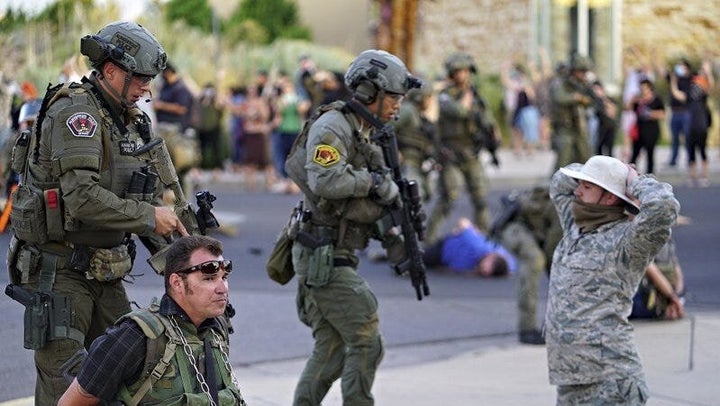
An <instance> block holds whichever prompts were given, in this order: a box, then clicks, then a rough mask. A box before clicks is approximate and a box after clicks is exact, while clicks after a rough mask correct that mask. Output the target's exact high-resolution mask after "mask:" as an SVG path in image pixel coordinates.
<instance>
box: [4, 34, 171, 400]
mask: <svg viewBox="0 0 720 406" xmlns="http://www.w3.org/2000/svg"><path fill="white" fill-rule="evenodd" d="M122 24H129V23H121V27H122ZM131 25H133V26H134V27H139V26H137V24H134V23H132V24H131ZM108 27H109V26H108ZM135 29H136V30H139V29H142V30H143V32H144V33H147V35H150V36H151V34H150V33H149V32H147V31H144V28H141V27H140V28H135ZM120 31H122V29H120ZM101 32H102V31H101ZM99 35H100V34H99ZM152 40H153V41H154V37H152ZM154 44H157V42H154ZM143 45H145V44H143ZM157 47H158V48H152V51H157V52H158V58H159V59H158V60H160V56H162V58H163V59H162V60H163V61H164V55H165V54H164V52H162V48H161V47H160V46H159V44H157ZM160 52H162V53H161V54H160ZM136 56H138V57H141V56H145V55H144V54H140V53H138V54H137V55H136ZM153 56H154V55H153ZM146 61H147V60H146ZM91 62H92V60H91ZM98 81H99V79H98V76H97V74H96V73H93V74H92V75H91V76H90V77H89V78H85V79H84V80H83V83H82V84H81V85H80V84H73V85H70V84H67V86H68V87H65V88H63V89H60V90H59V91H58V93H57V98H56V100H55V101H54V102H53V103H52V104H50V106H49V108H48V109H47V112H46V115H45V117H44V119H42V113H41V117H40V118H39V119H38V120H42V121H41V122H40V121H39V122H38V123H36V124H40V128H36V130H37V131H39V140H34V142H37V143H38V145H37V146H36V147H35V148H36V149H35V151H36V152H37V158H36V159H29V160H28V162H27V165H28V166H29V168H28V170H27V171H26V172H25V178H24V179H23V182H24V184H27V185H33V186H35V187H36V188H38V189H40V190H44V191H46V193H47V195H46V198H45V211H47V212H48V214H47V217H48V219H50V218H53V216H54V215H53V214H50V212H51V211H52V209H54V208H57V207H59V209H58V210H57V211H59V212H60V213H58V214H57V217H56V223H55V224H53V225H51V221H50V220H48V224H47V228H45V229H44V230H43V233H45V234H44V236H45V237H47V238H44V239H41V240H37V241H32V240H23V239H22V238H21V239H20V240H18V239H17V238H14V241H13V243H12V244H11V247H10V249H9V252H8V258H9V259H10V260H9V261H10V262H9V264H10V266H9V267H8V269H9V272H10V280H11V282H12V283H15V284H19V285H20V286H22V287H23V288H26V289H27V290H29V291H35V290H40V291H45V292H51V294H52V295H54V296H56V297H57V298H66V299H67V300H68V302H67V305H66V306H67V307H66V308H65V309H64V310H65V311H66V314H68V315H69V317H68V318H69V323H68V325H66V326H63V327H61V326H57V325H56V326H53V325H51V326H48V328H49V330H50V333H48V334H49V335H50V338H49V339H48V341H47V343H45V344H44V345H43V346H42V347H41V348H37V349H35V365H36V369H37V381H36V389H35V401H36V404H40V405H51V404H55V403H56V402H57V401H58V399H59V398H60V396H61V395H62V394H63V392H65V390H66V389H67V387H68V384H69V382H67V381H66V380H65V378H64V377H63V375H62V374H61V371H60V367H61V365H62V364H63V363H64V362H65V361H66V360H68V359H69V358H70V357H71V356H72V355H73V354H75V353H76V352H77V351H78V350H79V349H81V348H83V346H84V347H86V348H87V347H89V346H90V344H91V343H92V341H93V340H94V339H95V338H96V337H98V336H99V335H101V334H102V333H103V332H104V330H105V328H107V327H108V326H110V325H112V323H113V322H115V321H116V320H117V319H118V318H119V317H120V316H122V315H124V314H126V313H128V312H129V311H130V304H129V301H128V298H127V295H126V293H125V288H124V286H123V283H122V279H121V278H122V277H123V276H125V275H126V274H127V273H129V272H130V268H131V267H132V261H133V260H134V243H132V240H130V239H129V236H130V233H135V234H138V235H140V236H143V237H145V240H144V242H146V243H147V244H148V248H149V249H150V250H151V251H152V252H155V251H156V250H158V249H160V248H161V247H163V246H165V245H166V243H165V242H164V240H163V239H162V237H161V236H158V235H155V234H154V233H153V230H154V228H155V209H154V207H153V206H161V205H162V200H161V199H160V194H159V192H160V190H159V189H160V188H159V187H156V188H155V190H157V192H156V193H155V194H154V195H153V194H149V196H147V199H146V198H145V197H141V198H140V199H137V198H129V197H127V196H126V193H127V189H128V185H129V183H130V179H131V176H132V174H133V172H135V171H139V170H141V169H142V167H143V166H145V163H144V162H143V161H141V160H140V159H138V158H137V157H134V156H132V155H131V153H132V152H133V151H134V150H135V149H136V148H138V147H140V146H142V145H143V144H144V142H146V140H144V139H143V138H142V137H141V135H140V132H139V130H138V127H139V125H140V124H138V123H140V122H145V121H144V120H145V119H147V116H146V115H145V114H144V113H142V111H141V110H140V109H139V108H137V106H134V105H132V106H129V107H128V108H122V107H121V106H120V105H119V103H117V102H116V103H114V104H110V103H108V102H107V100H113V99H112V97H111V95H110V94H107V93H105V92H104V91H103V90H102V88H101V87H100V85H99V84H98ZM113 117H114V118H116V119H117V120H119V121H120V122H122V123H123V125H124V128H123V129H121V128H120V127H119V126H118V124H117V123H118V121H116V120H115V119H114V118H113ZM146 124H147V125H149V122H147V123H146ZM31 147H34V145H31ZM30 155H32V151H31V153H30ZM156 186H157V185H156ZM53 190H54V191H55V192H53ZM141 195H142V194H141ZM15 196H18V195H15ZM48 196H55V197H56V198H57V199H58V200H59V201H52V199H50V198H49V197H48ZM15 206H18V207H20V206H25V204H24V203H23V202H22V201H21V199H19V198H18V200H16V204H15ZM30 214H31V213H25V214H24V215H23V217H18V218H16V217H13V219H14V220H13V222H12V226H13V231H14V232H15V235H16V236H20V235H28V234H29V233H28V229H25V227H26V226H27V224H30V223H32V221H31V220H32V219H29V218H27V215H30ZM15 219H17V220H18V221H16V220H15ZM85 248H87V251H85ZM81 252H87V253H88V255H89V256H90V258H87V261H78V262H75V261H74V257H77V258H80V257H82V255H80V253H81ZM100 253H102V254H103V255H105V254H108V253H111V256H112V257H113V258H112V263H108V262H105V260H101V259H100V258H99V255H100ZM94 266H100V267H102V268H109V269H110V270H111V271H112V272H110V274H106V275H105V276H107V278H105V277H104V276H103V275H100V274H99V273H94V272H93V270H92V268H93V267H94ZM73 268H75V269H73ZM116 272H117V273H116ZM98 278H101V279H102V280H101V279H98ZM58 303H59V301H58ZM26 311H27V310H26ZM64 327H67V328H66V330H65V331H64V332H61V333H58V331H63V330H62V329H64ZM25 328H26V333H27V329H28V326H27V323H26V327H25Z"/></svg>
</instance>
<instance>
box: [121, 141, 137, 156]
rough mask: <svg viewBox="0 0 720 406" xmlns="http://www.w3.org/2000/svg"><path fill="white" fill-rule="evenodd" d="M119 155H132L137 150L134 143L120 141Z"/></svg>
mask: <svg viewBox="0 0 720 406" xmlns="http://www.w3.org/2000/svg"><path fill="white" fill-rule="evenodd" d="M119 144H120V155H132V154H133V152H135V150H136V149H137V146H136V145H135V141H130V140H122V141H120V143H119Z"/></svg>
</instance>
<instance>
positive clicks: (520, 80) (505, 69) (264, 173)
mask: <svg viewBox="0 0 720 406" xmlns="http://www.w3.org/2000/svg"><path fill="white" fill-rule="evenodd" d="M626 54H627V55H626V58H625V60H626V61H627V62H626V70H625V77H624V83H623V87H622V89H621V91H620V92H619V94H618V95H615V96H613V95H611V94H610V93H611V92H610V91H609V89H607V88H606V86H605V85H604V84H603V83H602V82H601V81H600V80H598V79H597V76H596V75H595V73H594V72H593V67H592V63H591V61H588V62H589V63H588V64H587V66H583V67H582V69H580V70H577V71H578V75H579V76H578V77H579V78H582V79H583V81H584V82H585V84H586V85H587V89H586V90H587V92H588V94H587V96H589V97H588V101H583V102H581V103H580V104H581V105H583V107H584V111H583V115H584V117H582V120H583V121H584V124H583V125H582V126H579V127H578V128H580V131H582V132H585V133H586V135H585V136H583V137H581V139H582V141H584V142H586V143H587V145H588V154H589V153H590V152H592V153H595V154H603V155H609V156H613V155H616V156H618V157H619V158H621V159H622V160H624V161H626V162H630V163H637V162H638V160H639V159H643V160H644V162H645V168H643V169H644V170H645V171H646V172H647V173H653V172H656V171H657V165H656V162H655V159H654V158H655V147H656V146H657V145H658V144H659V143H660V142H661V137H662V135H663V133H664V132H667V134H668V135H667V136H668V139H669V142H670V146H671V156H670V160H669V161H668V162H664V163H661V164H662V165H663V169H664V168H675V167H677V166H678V164H677V163H678V159H680V158H682V155H686V160H687V173H688V184H689V185H691V186H699V187H706V186H708V185H709V179H708V165H709V164H708V153H707V145H708V131H709V128H710V126H711V124H712V114H711V110H710V106H711V105H712V104H710V105H709V104H708V98H709V96H710V93H711V91H712V90H713V89H714V88H715V80H714V75H713V70H712V64H711V62H710V60H708V59H704V60H701V61H700V62H699V63H695V65H697V66H693V63H692V62H690V60H689V59H687V58H681V59H678V60H677V61H675V63H673V64H671V66H665V65H663V64H661V63H658V62H657V61H654V60H652V58H651V57H649V56H647V55H644V54H642V53H641V52H639V51H638V50H636V49H628V50H627V52H626ZM572 64H573V59H572V58H571V59H570V60H568V61H567V62H566V61H560V62H558V63H556V64H555V66H554V67H553V66H552V61H551V60H550V58H549V57H548V54H547V52H546V51H545V50H544V49H541V50H540V52H539V60H538V61H537V62H536V61H533V60H530V61H505V62H504V63H503V64H502V66H501V69H500V72H499V73H500V80H501V84H502V86H503V88H504V95H503V98H502V101H501V104H502V106H500V110H501V111H503V112H504V114H505V116H504V120H505V126H504V127H505V128H507V133H506V134H505V135H504V136H503V139H504V143H505V145H506V146H507V147H508V148H511V149H512V151H513V152H514V157H515V159H522V157H523V155H528V156H529V155H532V153H533V152H534V151H536V150H547V149H551V148H552V149H553V150H554V151H555V152H556V153H558V155H560V157H561V158H562V154H563V153H564V152H563V151H565V149H564V148H566V146H567V144H568V142H567V139H566V138H567V137H565V138H564V136H563V135H562V134H563V130H562V128H563V125H564V124H563V122H564V121H565V120H563V119H562V118H560V119H558V117H557V115H558V111H560V110H562V107H559V106H560V105H561V104H562V102H560V101H558V100H557V99H556V100H553V95H554V94H557V89H558V88H559V87H562V86H561V85H562V79H563V78H565V77H567V76H568V75H570V74H572V72H573V69H574V67H573V66H572ZM86 72H87V66H84V62H83V60H82V58H79V57H77V56H74V57H70V58H68V59H67V60H66V61H65V63H64V64H63V67H62V69H61V72H60V74H59V76H58V81H59V82H64V81H78V80H79V79H80V78H81V77H82V75H83V74H84V73H86ZM5 81H6V82H7V79H6V80H5ZM155 82H157V83H154V86H155V87H156V89H155V92H153V94H154V95H156V96H155V97H153V98H152V100H150V101H149V102H148V103H143V102H142V101H141V102H139V103H138V104H139V105H140V107H141V108H143V110H145V111H146V112H147V113H148V114H149V115H150V116H151V117H152V118H154V120H153V123H155V124H156V125H159V126H162V125H163V124H164V123H173V124H179V125H180V129H179V130H180V132H185V131H186V130H187V129H191V132H192V134H190V135H188V136H189V137H190V138H193V139H194V144H192V145H194V148H196V151H195V154H196V155H197V156H195V157H193V158H191V159H189V160H188V163H187V164H181V165H180V166H186V167H187V168H181V169H187V170H188V171H189V169H190V168H191V167H192V168H197V169H202V170H208V171H211V172H212V173H213V174H214V176H218V175H219V174H220V173H221V172H222V171H229V172H235V173H242V174H243V175H245V178H246V182H247V188H248V190H257V189H258V188H260V189H263V190H271V191H273V192H279V193H298V192H299V190H298V189H297V187H296V186H295V185H294V184H293V183H292V182H291V181H289V180H288V178H287V174H286V173H285V171H284V167H283V166H284V160H285V157H286V156H287V154H288V152H289V151H290V148H291V146H292V143H293V141H294V139H295V136H296V135H297V134H298V133H299V132H300V130H301V129H302V124H303V123H304V121H305V120H306V119H307V118H308V117H309V115H310V114H311V113H312V112H313V111H314V110H315V109H317V107H319V106H320V105H323V104H327V103H330V102H332V101H334V100H348V99H349V92H348V91H347V89H346V88H345V85H344V83H343V72H333V71H330V70H324V69H321V68H320V67H318V66H317V65H316V64H315V62H314V61H313V59H312V58H311V56H310V55H307V54H303V55H301V56H300V58H299V59H298V64H297V69H296V71H295V72H292V73H290V72H285V71H278V70H272V71H267V70H264V69H258V70H257V71H256V72H255V74H254V75H253V77H252V78H250V80H245V81H239V82H238V83H237V84H235V85H232V86H230V87H229V88H227V89H224V88H222V87H220V86H219V85H218V84H216V83H213V82H212V81H205V82H202V83H203V86H202V87H200V86H198V85H197V84H196V83H198V82H201V81H198V80H197V78H191V77H189V75H188V74H187V73H184V72H182V68H177V67H175V66H174V65H173V64H172V63H170V64H169V65H168V68H167V69H166V70H165V72H163V74H162V79H161V80H158V81H155ZM444 82H447V78H439V79H438V81H437V82H435V83H432V80H431V81H429V85H428V86H427V87H428V88H429V92H428V99H430V102H429V103H437V91H435V92H433V90H434V89H440V88H443V85H438V84H437V83H444ZM4 87H5V92H6V93H9V94H10V96H11V98H12V102H11V111H10V116H9V118H10V121H9V122H8V123H7V127H9V128H11V129H12V131H17V130H18V116H19V114H20V108H21V106H22V105H23V103H25V102H28V101H32V100H35V99H38V98H39V97H40V96H42V95H39V94H38V93H39V92H38V90H37V88H36V86H35V85H34V84H33V83H32V82H30V81H25V82H21V83H19V84H18V83H16V82H7V83H5V85H4ZM660 89H661V90H660ZM426 90H427V89H426ZM589 92H592V94H589ZM167 101H170V102H171V104H168V103H167ZM38 102H39V101H38ZM572 102H573V103H574V101H572ZM436 109H437V107H433V106H430V105H428V106H425V107H424V110H425V111H433V110H436ZM553 114H554V115H553ZM5 118H6V119H7V118H8V117H5ZM436 118H437V117H436ZM433 124H434V123H433ZM3 127H6V126H3ZM7 127H6V128H7ZM573 131H574V132H577V129H573ZM159 132H161V133H162V131H159ZM186 144H187V143H186ZM616 145H617V147H616ZM618 147H619V148H618ZM574 148H576V147H574ZM683 151H684V153H683ZM588 154H585V153H583V154H580V155H582V156H578V157H579V158H582V157H585V156H586V155H588ZM571 160H573V161H582V159H571ZM560 161H562V162H560V163H565V161H566V159H561V160H560ZM179 172H182V170H180V171H179ZM426 172H428V171H427V170H426ZM194 173H197V172H194ZM258 179H260V181H261V182H262V184H258V182H259V181H258Z"/></svg>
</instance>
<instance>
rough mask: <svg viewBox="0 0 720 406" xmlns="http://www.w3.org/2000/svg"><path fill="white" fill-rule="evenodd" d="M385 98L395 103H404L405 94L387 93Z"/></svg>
mask: <svg viewBox="0 0 720 406" xmlns="http://www.w3.org/2000/svg"><path fill="white" fill-rule="evenodd" d="M385 96H386V97H387V98H389V99H390V100H392V101H393V102H394V103H402V101H403V99H404V98H405V95H404V94H399V93H392V92H385Z"/></svg>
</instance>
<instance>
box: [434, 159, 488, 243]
mask: <svg viewBox="0 0 720 406" xmlns="http://www.w3.org/2000/svg"><path fill="white" fill-rule="evenodd" d="M440 176H441V177H442V179H441V180H439V181H438V182H439V183H438V190H439V192H440V193H439V195H440V196H438V201H437V203H436V204H435V207H434V208H433V211H432V213H431V214H430V218H429V219H428V228H427V234H426V238H425V243H426V244H428V245H430V244H432V243H434V242H435V240H436V239H437V237H438V232H439V231H440V226H441V225H442V223H443V221H444V220H445V219H446V218H447V217H448V216H449V215H450V213H451V211H452V209H453V206H454V205H455V201H456V200H457V199H458V198H459V197H460V193H461V189H460V188H461V186H462V182H461V178H460V176H462V180H464V182H465V186H466V187H467V189H468V194H469V195H470V200H471V202H472V205H473V209H474V213H473V217H472V220H473V222H474V223H475V225H476V226H477V227H478V228H479V229H480V230H482V231H487V230H488V217H489V214H488V208H487V204H486V201H485V194H486V193H487V191H486V189H487V186H486V183H487V180H486V179H485V169H484V168H483V164H482V162H480V160H479V159H476V158H474V159H468V160H466V161H464V162H462V163H461V164H459V165H455V164H448V165H445V166H444V167H443V170H442V172H441V173H440Z"/></svg>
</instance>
